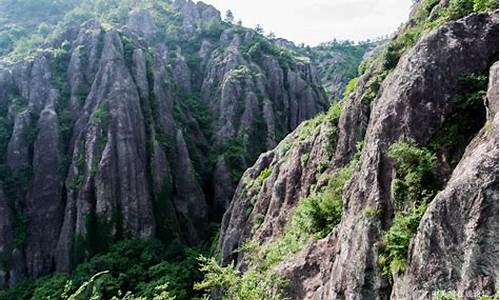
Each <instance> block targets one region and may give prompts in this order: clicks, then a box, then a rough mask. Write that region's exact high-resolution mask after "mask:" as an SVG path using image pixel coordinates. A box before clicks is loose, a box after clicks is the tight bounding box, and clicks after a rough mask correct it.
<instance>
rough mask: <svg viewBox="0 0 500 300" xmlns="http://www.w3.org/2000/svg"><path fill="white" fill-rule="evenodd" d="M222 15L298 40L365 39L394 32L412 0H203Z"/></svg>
mask: <svg viewBox="0 0 500 300" xmlns="http://www.w3.org/2000/svg"><path fill="white" fill-rule="evenodd" d="M204 2H206V3H209V4H212V5H213V6H215V7H217V8H218V9H219V10H220V11H221V12H222V15H224V14H225V12H226V10H228V9H230V10H231V11H232V12H233V14H234V16H235V19H236V20H237V19H242V20H243V24H244V25H245V26H248V27H254V26H255V25H256V24H261V25H262V26H263V27H264V29H265V30H266V32H270V31H272V32H274V33H275V34H276V35H277V36H279V37H284V38H286V39H289V40H292V41H294V42H296V43H301V42H304V43H306V44H310V45H316V44H318V43H320V42H326V41H329V40H332V39H333V38H337V39H350V40H356V41H358V40H365V39H369V38H371V39H373V38H376V37H379V36H382V35H387V34H391V33H392V32H394V31H395V30H396V29H397V28H398V26H399V25H400V24H401V23H403V22H404V21H405V20H406V19H407V18H408V14H409V11H410V6H411V0H204Z"/></svg>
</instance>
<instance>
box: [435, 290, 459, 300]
mask: <svg viewBox="0 0 500 300" xmlns="http://www.w3.org/2000/svg"><path fill="white" fill-rule="evenodd" d="M433 296H434V298H435V299H436V300H458V294H457V292H455V291H437V292H435V293H434V295H433Z"/></svg>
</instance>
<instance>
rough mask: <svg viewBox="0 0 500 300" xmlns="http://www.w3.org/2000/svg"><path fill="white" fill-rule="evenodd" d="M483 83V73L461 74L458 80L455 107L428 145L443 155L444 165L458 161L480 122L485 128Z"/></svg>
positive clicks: (454, 163) (486, 80)
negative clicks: (458, 90)
mask: <svg viewBox="0 0 500 300" xmlns="http://www.w3.org/2000/svg"><path fill="white" fill-rule="evenodd" d="M487 87H488V77H487V76H486V75H484V74H468V75H466V76H463V77H462V78H461V83H460V90H461V91H463V93H462V95H461V96H459V97H458V98H457V99H456V100H455V101H457V102H458V107H457V109H456V110H455V111H454V112H453V114H452V115H451V116H450V117H449V118H447V121H446V122H445V123H444V124H443V126H442V127H441V129H440V130H439V131H438V132H437V133H436V134H435V135H434V136H433V137H432V139H431V142H430V144H429V148H430V149H432V151H434V152H435V153H438V154H439V155H440V156H442V157H444V158H445V159H444V161H445V163H446V164H447V165H449V166H447V167H448V168H454V167H455V166H456V165H457V164H458V162H459V161H460V159H461V157H462V155H463V152H464V151H465V148H466V147H467V145H468V144H469V142H470V141H471V140H472V138H473V137H474V136H475V135H476V134H477V132H478V131H479V130H480V129H481V128H482V127H483V126H486V128H487V124H485V120H486V112H485V109H484V104H483V99H484V96H485V95H486V89H487Z"/></svg>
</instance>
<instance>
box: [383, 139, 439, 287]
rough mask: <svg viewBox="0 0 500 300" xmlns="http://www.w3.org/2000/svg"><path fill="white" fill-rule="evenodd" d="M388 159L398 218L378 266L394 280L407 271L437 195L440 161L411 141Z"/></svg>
mask: <svg viewBox="0 0 500 300" xmlns="http://www.w3.org/2000/svg"><path fill="white" fill-rule="evenodd" d="M388 155H389V157H390V158H391V159H392V160H393V161H394V164H395V168H396V178H395V179H393V181H392V194H393V197H394V202H395V203H394V206H395V217H394V221H393V223H392V225H391V227H390V228H389V229H388V230H387V232H386V233H385V234H384V235H383V237H382V241H381V242H380V244H379V257H378V265H379V267H380V268H382V271H383V273H384V275H385V276H386V277H388V278H390V279H392V276H393V274H398V273H402V272H403V271H404V270H405V268H406V257H407V255H408V247H409V245H410V242H411V239H412V238H413V237H414V235H415V234H416V233H417V229H418V226H419V224H420V220H421V218H422V216H423V215H424V213H425V210H426V209H427V204H428V202H429V201H430V200H431V199H432V197H434V195H435V194H436V192H437V186H436V183H435V182H436V178H435V169H436V165H437V158H436V155H435V154H433V153H432V152H431V151H429V150H427V149H425V148H420V147H417V145H416V144H415V142H414V141H412V140H410V141H408V142H397V143H394V144H393V145H391V146H390V147H389V151H388Z"/></svg>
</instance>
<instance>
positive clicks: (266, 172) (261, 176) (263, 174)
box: [257, 168, 272, 186]
mask: <svg viewBox="0 0 500 300" xmlns="http://www.w3.org/2000/svg"><path fill="white" fill-rule="evenodd" d="M271 172H272V170H271V168H265V169H264V170H262V172H260V174H259V177H258V178H257V183H258V184H259V186H262V184H263V183H264V180H266V178H267V177H269V175H271Z"/></svg>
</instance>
